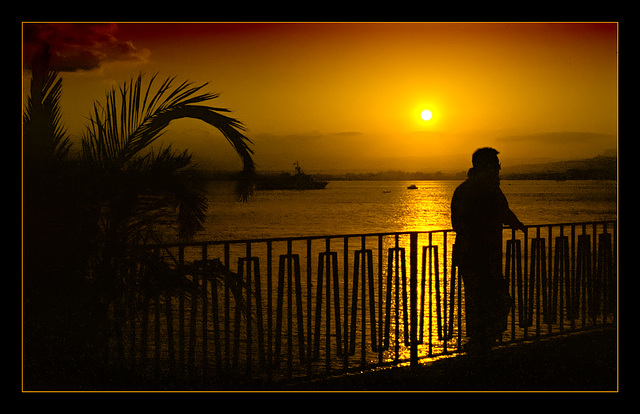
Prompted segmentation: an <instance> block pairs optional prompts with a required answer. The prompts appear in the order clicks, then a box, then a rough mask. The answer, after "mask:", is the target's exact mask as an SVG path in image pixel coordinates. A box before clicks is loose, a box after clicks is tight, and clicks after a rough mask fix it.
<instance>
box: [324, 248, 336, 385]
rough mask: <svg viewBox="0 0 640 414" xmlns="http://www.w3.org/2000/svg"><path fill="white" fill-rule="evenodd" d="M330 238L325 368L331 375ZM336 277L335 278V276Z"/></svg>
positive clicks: (327, 263)
mask: <svg viewBox="0 0 640 414" xmlns="http://www.w3.org/2000/svg"><path fill="white" fill-rule="evenodd" d="M330 240H331V239H330V238H329V237H327V238H326V242H325V243H326V248H327V255H326V261H327V262H326V266H327V267H326V270H327V272H326V274H327V276H326V280H325V281H326V286H327V296H326V298H327V301H326V302H327V304H326V309H325V312H326V319H325V328H326V331H325V332H326V334H325V368H326V372H327V373H329V372H330V371H331V278H330V277H329V270H330V268H329V260H330V259H329V256H330V255H329V252H330V250H331V249H330ZM334 277H335V276H334ZM335 289H338V287H337V286H336V287H335Z"/></svg>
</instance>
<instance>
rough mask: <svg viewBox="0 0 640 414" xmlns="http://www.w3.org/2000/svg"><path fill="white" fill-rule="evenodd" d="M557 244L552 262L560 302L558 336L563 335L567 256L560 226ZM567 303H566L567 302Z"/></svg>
mask: <svg viewBox="0 0 640 414" xmlns="http://www.w3.org/2000/svg"><path fill="white" fill-rule="evenodd" d="M559 237H560V238H559V243H557V244H556V251H555V261H554V273H555V274H554V277H556V278H557V283H558V299H559V301H560V303H559V304H558V311H559V315H558V318H559V319H560V326H559V328H560V334H563V333H564V313H565V312H564V307H565V300H564V294H565V292H564V287H565V283H566V282H565V278H566V268H565V258H564V256H566V255H567V254H568V252H567V251H566V250H565V238H564V237H565V236H564V226H562V225H560V236H559ZM567 302H568V301H567Z"/></svg>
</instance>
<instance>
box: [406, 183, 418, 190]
mask: <svg viewBox="0 0 640 414" xmlns="http://www.w3.org/2000/svg"><path fill="white" fill-rule="evenodd" d="M417 189H418V187H417V186H416V185H415V184H411V185H410V186H409V187H407V190H417Z"/></svg>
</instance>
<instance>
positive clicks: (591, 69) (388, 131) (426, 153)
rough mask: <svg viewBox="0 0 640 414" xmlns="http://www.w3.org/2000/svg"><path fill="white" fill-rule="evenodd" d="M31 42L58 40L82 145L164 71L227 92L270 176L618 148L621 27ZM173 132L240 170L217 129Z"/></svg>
mask: <svg viewBox="0 0 640 414" xmlns="http://www.w3.org/2000/svg"><path fill="white" fill-rule="evenodd" d="M23 39H24V47H23V54H24V60H25V61H28V60H29V59H30V56H31V54H32V53H33V50H34V45H36V44H37V43H38V42H39V41H41V40H45V41H47V42H48V43H49V44H51V48H52V51H53V53H54V56H57V58H56V59H57V60H55V61H54V63H56V64H57V65H58V68H59V69H61V70H62V71H63V72H62V77H63V82H64V84H63V88H64V89H63V99H62V109H63V112H64V121H65V122H66V124H67V127H68V130H69V133H70V134H71V135H72V136H73V137H74V138H75V139H78V137H79V136H80V134H81V131H82V128H83V125H84V124H85V123H86V118H87V116H88V114H89V111H90V110H91V108H92V104H93V101H94V100H96V99H99V100H104V94H105V90H106V89H107V88H110V87H112V86H117V85H120V84H122V83H123V82H124V81H126V80H128V79H130V78H131V77H133V76H137V74H138V73H139V72H144V73H145V74H147V75H149V76H151V75H153V74H154V73H156V72H159V74H160V76H174V75H175V76H177V79H178V80H179V81H182V80H191V81H193V82H195V83H204V82H209V86H208V87H207V90H208V91H212V92H219V93H221V96H220V98H218V99H217V100H215V101H213V102H212V103H211V104H212V105H213V106H222V107H227V108H229V109H231V110H232V111H233V113H232V116H234V117H236V118H238V119H239V120H241V121H242V122H243V123H244V124H245V125H246V127H247V128H248V132H247V136H248V137H249V138H250V139H251V140H253V142H254V145H253V149H254V151H255V157H254V159H255V161H256V163H257V167H258V170H276V171H281V170H292V169H293V166H292V164H293V163H294V162H295V161H299V162H300V164H301V166H302V167H303V168H304V169H305V171H307V172H338V171H372V172H375V171H381V170H389V169H396V170H405V171H437V170H442V171H462V170H465V169H466V168H468V167H470V156H471V153H472V152H473V151H474V150H475V149H476V148H478V147H482V146H494V147H495V148H496V149H498V150H499V151H500V153H501V155H500V156H501V160H502V165H503V167H505V166H507V165H515V164H523V163H528V162H539V161H552V160H568V159H577V158H584V157H593V156H596V155H600V154H602V153H603V152H604V151H605V150H615V149H616V145H617V117H618V107H617V102H618V83H617V82H618V75H617V74H618V57H617V52H618V26H617V24H616V23H591V24H587V23H476V24H471V23H277V24H276V23H261V24H257V23H251V24H244V23H242V24H241V23H228V24H220V23H206V24H205V23H197V24H196V23H188V24H187V23H185V24H176V23H166V24H157V23H119V24H75V25H73V24H30V23H25V24H24V25H23ZM23 73H24V82H23V84H24V86H25V87H24V91H25V93H26V92H27V91H28V87H27V85H28V81H29V76H30V75H29V72H28V70H25V71H24V72H23ZM424 109H429V110H430V111H431V112H432V113H433V117H432V118H431V120H429V121H424V120H422V119H421V117H420V113H421V111H422V110H424ZM162 139H163V140H164V141H165V142H171V143H173V145H174V146H176V147H178V148H184V149H189V150H191V151H192V152H193V153H194V155H195V160H196V162H198V163H199V164H200V165H202V166H205V167H208V168H215V169H239V168H240V166H241V163H240V161H239V159H238V158H237V156H236V155H235V153H234V152H233V151H232V150H231V147H230V146H229V145H228V144H227V142H226V141H225V139H224V138H223V137H222V135H221V134H220V133H219V132H218V131H217V130H213V129H211V127H209V126H208V125H206V124H203V123H199V122H195V121H179V122H176V123H175V124H173V125H172V126H171V127H170V130H169V131H167V133H166V134H165V135H164V136H163V138H162Z"/></svg>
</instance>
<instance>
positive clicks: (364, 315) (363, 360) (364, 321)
mask: <svg viewBox="0 0 640 414" xmlns="http://www.w3.org/2000/svg"><path fill="white" fill-rule="evenodd" d="M361 249H362V253H361V256H362V257H361V260H362V265H361V268H362V275H361V276H362V286H361V293H362V301H361V303H362V310H361V312H360V314H361V315H362V318H361V325H362V329H361V341H362V342H361V345H362V349H361V354H360V364H361V365H362V366H364V365H365V363H366V360H367V358H366V357H367V355H366V352H367V348H366V343H367V305H366V299H367V296H366V292H367V291H366V286H365V285H366V283H367V277H366V274H365V269H366V270H367V272H368V266H366V265H367V263H366V262H367V255H366V251H367V243H366V236H362V238H361ZM354 316H355V315H354Z"/></svg>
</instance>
